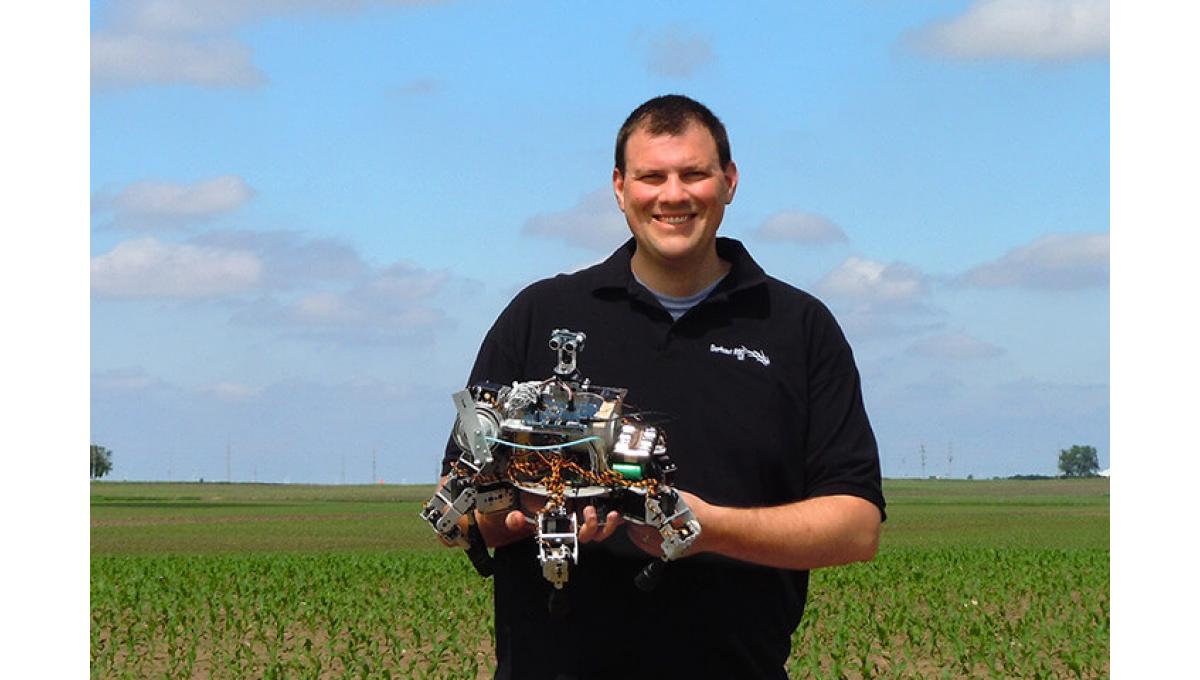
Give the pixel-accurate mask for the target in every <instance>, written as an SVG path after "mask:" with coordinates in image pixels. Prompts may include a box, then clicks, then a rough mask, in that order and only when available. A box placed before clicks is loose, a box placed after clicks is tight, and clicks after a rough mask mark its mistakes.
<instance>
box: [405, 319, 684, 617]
mask: <svg viewBox="0 0 1200 680" xmlns="http://www.w3.org/2000/svg"><path fill="white" fill-rule="evenodd" d="M586 339H587V336H586V335H585V334H583V333H580V332H576V331H571V330H566V329H557V330H555V331H553V332H552V333H551V334H550V342H549V347H550V349H551V350H552V351H554V352H556V353H557V357H558V364H557V365H556V366H555V367H554V375H552V376H551V377H549V378H547V379H545V380H535V381H530V382H513V384H512V385H498V384H495V383H480V384H476V385H472V386H471V387H469V388H467V389H465V390H462V391H460V392H457V393H455V394H454V395H453V396H452V399H453V401H454V408H455V409H456V411H457V413H458V415H457V418H456V420H455V423H454V435H453V438H454V442H455V444H456V445H457V446H458V447H459V448H460V449H461V450H462V453H461V455H460V456H459V458H458V460H457V461H456V462H455V463H454V464H453V465H452V467H451V470H450V474H449V475H448V476H447V478H446V482H445V484H443V485H442V487H441V488H440V489H438V491H437V492H436V493H434V495H433V497H432V498H430V499H429V502H428V503H427V504H426V505H425V507H424V509H423V510H422V511H421V517H422V518H423V519H425V520H426V521H428V522H429V523H430V525H432V527H433V530H434V531H435V532H436V533H437V534H438V535H439V536H441V537H442V539H443V540H444V542H446V543H448V544H450V545H457V546H460V547H463V548H465V549H466V552H467V556H468V557H469V558H470V560H471V563H472V564H473V565H474V566H475V569H476V570H477V571H478V572H479V573H480V574H481V575H483V576H485V577H486V576H490V575H491V574H492V565H491V557H490V555H489V554H488V552H487V546H486V545H485V544H484V541H483V537H482V535H481V534H480V532H479V527H478V525H477V524H476V523H475V513H474V512H473V510H476V509H477V510H479V511H480V512H483V513H492V512H504V511H508V510H511V509H516V508H518V507H520V503H519V496H520V494H519V493H518V492H519V491H523V492H526V493H529V494H533V495H536V496H541V497H543V498H545V504H544V505H543V506H542V508H541V509H540V510H538V511H537V512H536V514H535V515H533V516H530V514H529V512H528V511H526V510H524V509H522V512H523V513H525V515H526V521H528V522H530V523H531V524H533V525H535V526H536V527H537V532H536V541H537V546H538V561H539V562H540V563H541V567H542V575H543V577H544V578H545V579H546V580H547V581H549V582H550V584H551V585H553V587H554V588H553V590H552V591H551V600H550V609H551V611H552V612H554V611H555V610H556V608H561V607H563V606H565V605H562V602H564V597H563V596H562V590H563V587H564V586H565V585H566V583H567V581H568V579H569V578H570V569H571V566H572V565H574V564H578V562H579V537H578V535H579V526H578V520H577V518H576V514H575V512H574V511H573V505H576V504H590V505H593V506H596V511H597V514H598V516H599V517H601V518H603V517H605V516H606V515H607V514H608V512H609V511H612V510H616V511H617V512H619V513H620V515H621V517H623V518H624V519H626V520H628V521H630V522H632V523H634V524H639V525H646V526H651V527H654V528H655V529H657V530H658V532H659V534H660V535H661V536H662V543H661V546H660V547H661V550H662V555H661V558H660V559H658V560H654V561H651V562H650V563H649V564H648V565H647V566H646V568H645V569H643V570H642V572H641V573H640V574H639V575H638V576H637V578H636V579H635V583H636V585H637V586H638V587H639V588H641V589H642V590H647V591H648V590H650V589H652V588H653V587H654V586H655V584H656V583H657V580H658V578H659V575H660V573H661V569H662V567H663V565H664V564H665V563H666V562H668V561H670V560H674V559H677V558H679V557H681V556H683V555H684V554H685V553H686V552H687V550H688V548H690V547H691V546H692V544H693V543H695V541H696V539H697V538H698V537H699V535H700V523H699V522H698V521H697V520H696V518H695V516H694V515H693V514H692V511H691V509H689V508H688V506H687V503H686V502H685V501H684V499H683V497H682V496H680V495H679V494H678V492H676V491H675V489H673V488H672V487H671V486H670V483H671V479H672V477H673V475H674V473H675V469H676V468H675V465H674V464H673V463H672V462H671V459H670V458H669V457H668V456H667V448H666V435H665V433H664V432H663V431H662V429H661V428H660V427H656V426H655V425H653V424H651V423H650V422H648V421H647V420H646V419H645V418H644V417H643V415H642V414H638V413H632V412H631V413H625V412H624V407H625V395H626V393H627V392H628V390H627V389H625V388H618V387H597V386H594V385H592V384H591V381H590V380H582V381H581V380H580V376H579V371H578V370H577V368H576V358H577V355H578V353H579V351H580V350H582V349H583V346H584V342H585V340H586ZM464 517H465V518H466V521H465V524H466V531H464V530H463V528H462V527H461V526H460V519H462V518H464Z"/></svg>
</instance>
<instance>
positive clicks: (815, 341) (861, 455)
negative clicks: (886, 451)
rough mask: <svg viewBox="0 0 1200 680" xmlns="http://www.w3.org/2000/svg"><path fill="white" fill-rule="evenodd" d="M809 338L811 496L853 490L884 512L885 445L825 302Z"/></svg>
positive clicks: (808, 470)
mask: <svg viewBox="0 0 1200 680" xmlns="http://www.w3.org/2000/svg"><path fill="white" fill-rule="evenodd" d="M815 317H816V318H815V322H814V323H813V325H812V335H811V336H810V338H809V353H808V354H809V356H808V380H807V385H808V436H807V445H806V447H805V448H806V463H807V464H806V476H807V481H808V483H807V487H808V493H807V494H806V495H807V496H808V497H813V496H831V495H836V494H847V495H852V496H858V497H860V498H864V499H866V500H868V501H870V502H871V503H874V504H875V505H876V506H877V507H878V508H879V512H880V515H881V517H885V518H886V513H885V511H884V506H885V503H884V499H883V484H882V479H881V475H880V468H879V447H878V445H877V443H876V440H875V433H874V431H873V430H872V429H871V423H870V420H869V419H868V418H867V412H866V409H865V408H864V407H863V396H862V381H861V378H860V376H859V373H858V368H857V366H855V363H854V354H853V352H852V351H851V349H850V345H849V343H848V342H846V338H845V336H844V335H843V334H842V330H841V328H840V327H839V326H838V324H837V321H835V320H834V318H833V315H832V314H831V313H830V312H829V310H828V309H827V308H825V307H824V306H823V305H821V306H820V307H819V309H818V313H817V314H816V315H815Z"/></svg>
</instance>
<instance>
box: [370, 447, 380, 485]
mask: <svg viewBox="0 0 1200 680" xmlns="http://www.w3.org/2000/svg"><path fill="white" fill-rule="evenodd" d="M378 480H379V477H378V476H376V474H375V449H371V483H372V484H374V483H375V482H376V481H378Z"/></svg>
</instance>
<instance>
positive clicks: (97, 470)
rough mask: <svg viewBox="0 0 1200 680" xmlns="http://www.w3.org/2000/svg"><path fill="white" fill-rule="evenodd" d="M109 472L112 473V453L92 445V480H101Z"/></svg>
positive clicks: (97, 445)
mask: <svg viewBox="0 0 1200 680" xmlns="http://www.w3.org/2000/svg"><path fill="white" fill-rule="evenodd" d="M109 472H112V451H109V450H108V449H107V448H105V447H103V446H100V445H99V444H92V479H100V478H101V477H103V476H104V475H107V474H108V473H109Z"/></svg>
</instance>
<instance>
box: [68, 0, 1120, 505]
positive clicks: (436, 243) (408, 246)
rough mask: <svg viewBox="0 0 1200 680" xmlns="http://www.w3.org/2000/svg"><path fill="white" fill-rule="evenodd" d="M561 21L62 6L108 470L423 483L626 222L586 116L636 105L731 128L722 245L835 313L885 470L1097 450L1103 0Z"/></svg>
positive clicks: (1104, 357) (538, 5)
mask: <svg viewBox="0 0 1200 680" xmlns="http://www.w3.org/2000/svg"><path fill="white" fill-rule="evenodd" d="M581 5H582V3H560V2H520V3H485V2H445V3H438V2H383V1H374V2H373V1H371V0H358V1H356V2H351V1H344V0H343V1H339V0H304V1H302V2H301V1H296V2H282V1H279V0H240V1H234V0H211V1H209V2H205V3H193V2H182V1H171V0H159V1H157V2H152V1H148V0H146V1H122V0H113V1H110V2H93V3H92V17H91V85H92V90H91V121H90V137H91V142H90V146H91V154H90V174H91V180H90V193H91V234H90V251H91V252H90V256H91V305H90V313H91V353H90V364H91V383H90V384H91V438H92V440H93V441H96V442H98V443H102V444H104V445H106V446H108V447H110V448H111V449H113V450H114V452H115V464H116V467H115V469H114V477H115V478H117V479H176V480H185V479H197V478H200V477H203V478H206V479H213V480H224V479H225V478H226V476H227V474H228V475H229V476H230V477H232V478H233V479H235V480H247V481H249V480H257V481H292V482H335V483H336V482H340V481H343V480H344V481H346V482H366V481H368V480H369V479H370V478H371V474H372V469H374V471H375V476H376V478H379V479H383V480H385V481H388V482H404V481H406V482H428V481H432V480H433V478H434V475H435V470H436V462H437V460H438V457H439V454H440V449H441V446H442V444H443V442H444V440H445V434H446V432H447V431H448V428H449V427H450V424H451V422H452V420H453V408H452V406H451V404H450V399H449V395H450V393H451V392H453V391H454V390H455V389H457V388H458V387H460V386H461V384H462V382H463V381H464V380H465V377H466V374H467V371H468V369H469V367H470V364H471V361H472V360H473V357H474V352H475V350H476V348H477V347H478V344H479V342H480V340H481V339H482V336H483V333H484V332H485V331H486V329H487V327H488V326H489V325H490V323H491V321H492V320H493V318H494V317H495V315H496V314H497V313H498V312H499V310H500V309H501V308H502V307H503V305H504V304H505V303H506V302H507V300H508V299H509V298H510V297H511V296H512V295H513V294H514V293H515V292H516V291H517V290H519V289H520V288H521V287H522V286H524V285H526V284H528V283H529V282H532V281H534V280H536V279H539V278H542V277H545V276H550V275H553V274H555V273H558V272H560V271H570V270H574V269H577V268H579V267H582V266H586V265H588V264H591V263H593V262H596V261H599V260H600V259H603V258H604V257H605V256H606V255H607V254H608V253H609V252H611V251H612V250H613V249H614V248H616V247H617V246H618V245H619V244H620V243H621V242H623V240H624V239H625V238H626V236H627V230H626V228H625V226H624V223H623V220H622V218H621V215H620V213H619V212H618V211H617V210H616V207H615V203H614V201H613V200H612V197H611V189H610V185H609V181H610V175H611V170H612V143H613V137H614V135H615V132H616V129H617V127H618V126H619V125H620V123H621V121H622V120H623V119H624V117H625V115H626V114H627V113H628V112H629V111H630V110H631V109H632V108H633V107H635V106H636V105H637V104H639V103H641V102H642V101H644V100H645V99H647V98H649V97H652V96H655V95H658V94H663V93H667V92H681V93H685V94H689V95H691V96H693V97H695V98H697V99H699V100H701V101H703V102H705V103H706V104H708V105H709V106H710V107H712V108H713V110H714V111H715V112H716V113H717V114H718V115H719V116H721V118H722V119H723V120H724V121H725V123H726V125H727V126H728V128H729V132H730V138H731V142H732V147H733V156H734V158H735V159H736V160H737V162H738V166H739V170H740V173H741V181H740V185H739V189H738V194H737V198H736V200H735V202H734V203H733V205H732V206H731V207H730V209H729V210H728V211H727V213H726V219H725V223H724V225H723V227H722V233H723V234H725V235H727V236H731V237H734V238H738V239H740V240H742V241H743V242H744V243H745V244H746V245H747V247H748V248H749V249H750V251H751V253H752V254H754V256H755V257H756V258H757V259H758V260H759V262H760V263H761V264H763V266H764V267H765V268H766V269H767V270H768V271H769V272H770V273H772V274H774V275H775V276H777V277H779V278H781V279H783V280H785V281H788V282H790V283H792V284H793V285H796V286H798V287H800V288H803V289H805V290H808V291H810V292H813V293H814V294H816V295H817V296H818V297H820V298H821V299H822V300H824V301H825V302H827V303H828V304H829V305H830V307H831V308H832V309H833V310H834V313H835V314H836V315H837V317H838V318H839V320H840V322H841V323H842V325H843V327H844V329H845V330H846V333H847V335H848V337H849V338H850V341H851V343H852V345H853V347H854V349H855V353H856V357H857V359H858V362H859V366H860V369H861V371H862V374H863V387H864V393H865V399H866V404H867V408H868V411H869V413H870V415H871V418H872V422H873V424H874V426H875V429H876V434H877V436H878V438H879V442H880V448H881V455H882V458H883V467H884V474H885V475H887V476H918V475H922V474H926V475H952V476H955V477H965V476H967V475H968V474H971V475H974V476H976V477H990V476H994V475H1009V474H1018V473H1041V474H1053V473H1054V472H1055V463H1056V459H1057V452H1058V450H1059V449H1062V448H1066V447H1069V446H1071V445H1073V444H1090V445H1093V446H1096V447H1097V449H1098V450H1099V453H1100V461H1101V466H1102V467H1107V466H1108V458H1109V286H1108V281H1109V264H1108V263H1109V238H1108V233H1109V60H1108V42H1109V31H1108V26H1109V20H1108V9H1107V3H1104V2H1090V1H1082V0H1078V1H1065V2H1062V1H1060V2H1049V1H1041V0H981V1H976V2H970V1H962V2H946V1H944V2H906V3H881V2H845V3H784V2H779V3H761V4H756V5H754V6H753V9H746V8H744V7H743V8H737V9H735V8H734V6H733V5H732V4H728V3H711V4H709V3H705V4H699V5H698V4H697V3H686V4H683V3H678V4H676V3H632V2H609V3H604V4H602V5H601V4H599V3H595V4H592V5H589V6H588V7H582V6H581ZM582 362H583V366H584V368H585V369H586V356H585V357H582ZM550 364H551V362H550V360H549V358H548V363H547V371H549V369H550ZM922 447H924V450H925V464H924V466H922V461H921V449H922ZM227 451H228V454H229V455H228V457H227Z"/></svg>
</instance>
